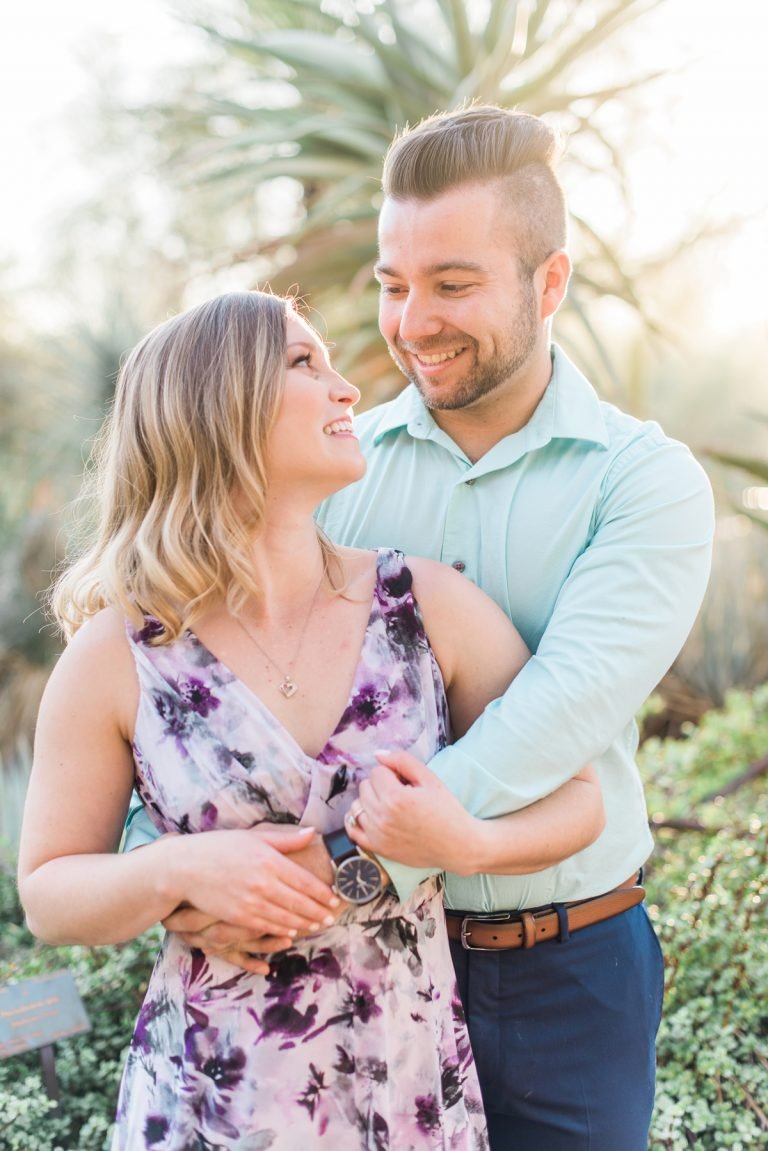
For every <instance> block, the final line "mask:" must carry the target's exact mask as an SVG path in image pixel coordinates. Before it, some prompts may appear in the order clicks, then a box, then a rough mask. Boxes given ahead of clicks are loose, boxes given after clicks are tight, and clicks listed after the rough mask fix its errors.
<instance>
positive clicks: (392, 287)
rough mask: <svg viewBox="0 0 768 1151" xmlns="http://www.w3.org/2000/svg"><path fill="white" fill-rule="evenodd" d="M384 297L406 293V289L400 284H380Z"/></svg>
mask: <svg viewBox="0 0 768 1151" xmlns="http://www.w3.org/2000/svg"><path fill="white" fill-rule="evenodd" d="M379 288H380V289H381V294H382V296H397V295H399V293H400V292H404V291H405V288H401V287H400V285H399V284H379Z"/></svg>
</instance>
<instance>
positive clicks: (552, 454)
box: [319, 348, 714, 911]
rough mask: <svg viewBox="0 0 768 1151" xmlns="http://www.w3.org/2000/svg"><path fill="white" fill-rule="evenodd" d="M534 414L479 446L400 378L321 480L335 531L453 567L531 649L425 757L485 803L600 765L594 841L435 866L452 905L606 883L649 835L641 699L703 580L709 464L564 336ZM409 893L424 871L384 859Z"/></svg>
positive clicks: (492, 808) (480, 906)
mask: <svg viewBox="0 0 768 1151" xmlns="http://www.w3.org/2000/svg"><path fill="white" fill-rule="evenodd" d="M553 366H554V369H553V375H552V379H551V382H550V384H549V386H548V388H547V390H546V392H545V394H544V396H543V398H542V400H541V402H540V403H539V405H538V407H537V409H536V411H535V412H534V414H533V416H532V417H531V419H530V421H529V422H528V424H527V425H526V426H525V427H523V428H522V429H521V430H520V431H518V432H515V433H514V434H513V435H510V436H507V437H506V438H505V439H503V440H501V442H500V443H498V444H496V445H495V447H493V448H492V449H491V450H490V451H489V452H488V453H487V454H486V455H484V456H483V457H482V458H481V459H479V460H478V461H477V462H476V463H474V464H473V463H472V462H471V461H470V460H469V459H467V457H466V456H465V455H464V453H463V452H462V451H461V450H460V448H458V447H457V445H456V444H455V443H454V442H453V441H452V440H451V439H450V438H449V436H447V435H446V434H445V433H444V432H443V431H441V430H440V428H439V427H438V426H437V425H436V424H435V422H434V420H433V419H432V416H431V415H430V413H429V411H428V410H427V409H426V408H425V406H424V404H423V402H422V400H421V397H420V396H419V394H418V392H417V391H416V389H415V388H413V387H408V388H406V390H405V391H404V392H402V393H401V394H400V395H399V396H398V397H397V398H396V399H395V400H393V401H391V402H390V403H387V404H384V405H381V406H379V407H377V408H374V409H373V410H371V411H368V412H365V413H364V414H363V415H361V416H360V417H358V419H357V421H356V430H357V433H358V435H359V437H360V442H361V445H362V448H363V451H364V453H365V456H366V458H367V460H368V469H367V473H366V475H365V477H364V478H363V479H362V480H360V481H359V482H358V483H356V484H353V485H352V486H351V487H348V488H345V489H344V490H343V491H341V492H338V493H337V494H336V495H334V496H333V497H331V499H329V500H328V501H327V502H326V503H325V504H324V505H323V506H322V507H321V509H320V516H319V518H320V522H321V523H322V525H323V527H324V529H325V530H326V532H327V533H328V535H329V536H330V538H331V539H332V540H334V541H335V542H337V543H341V544H348V545H352V546H356V547H397V548H400V549H401V550H402V551H404V552H405V553H406V554H407V555H408V554H410V555H418V556H429V557H432V558H434V559H439V560H443V561H444V562H445V563H449V564H453V565H454V566H456V567H459V568H460V570H462V571H463V572H464V574H465V575H466V576H467V578H469V579H471V580H473V581H474V582H475V583H476V584H478V585H479V586H480V587H481V588H483V589H484V590H485V591H486V592H487V593H488V594H489V595H490V596H492V597H493V599H495V600H496V602H497V603H498V604H499V605H500V606H501V607H502V608H503V609H504V611H505V612H506V613H507V614H508V615H509V616H510V618H511V619H512V621H513V623H514V624H515V625H516V626H517V628H518V630H519V631H520V632H521V634H522V636H523V638H524V640H525V642H526V643H527V644H528V647H529V648H530V649H531V651H532V652H533V653H534V654H533V657H532V658H531V660H530V661H529V662H528V663H527V664H526V666H525V667H524V668H523V670H522V671H521V672H520V674H519V675H518V676H517V678H516V679H515V680H514V682H513V683H512V684H511V686H510V687H509V689H508V691H507V692H506V694H505V695H504V696H503V697H502V698H501V699H499V700H496V701H494V702H493V703H492V704H490V706H489V707H487V708H486V710H485V712H484V713H483V715H482V716H481V717H480V718H479V719H478V720H477V722H476V723H475V724H474V725H473V727H472V728H471V730H470V731H469V732H467V734H466V735H465V736H463V737H462V738H461V739H459V740H458V741H457V742H456V743H454V744H453V745H452V746H450V747H447V748H445V749H444V750H443V751H441V752H439V754H438V755H437V756H435V758H434V759H432V761H431V762H430V767H431V768H432V769H433V770H434V771H436V772H437V773H438V775H439V776H440V777H441V778H442V779H443V781H444V782H445V783H446V784H447V785H448V786H449V787H450V789H451V791H452V792H453V793H454V794H455V795H456V796H458V797H459V799H460V800H461V802H462V803H463V804H464V805H465V806H466V807H467V808H468V809H469V810H470V811H472V812H473V813H474V814H476V815H478V816H482V817H490V816H494V815H500V814H502V813H504V812H507V811H513V810H517V809H519V808H521V807H524V806H526V805H527V804H529V803H531V802H532V801H534V800H536V799H539V798H541V797H542V796H544V795H547V794H549V793H550V792H552V791H554V790H555V789H556V788H557V787H558V786H559V785H560V784H561V783H563V782H564V781H565V780H567V779H569V778H570V777H571V776H573V775H574V774H575V773H576V772H577V771H578V770H579V769H580V768H581V767H582V766H583V765H584V764H586V763H593V764H594V765H595V767H596V768H597V770H598V772H599V775H600V780H601V784H602V788H603V794H604V799H605V806H606V813H607V824H606V828H605V830H604V832H603V834H602V835H601V836H600V838H599V839H598V840H597V841H596V843H594V844H593V845H592V846H591V847H589V848H587V849H586V850H585V851H582V852H580V853H579V854H577V855H575V856H572V857H571V858H570V859H568V860H566V861H565V862H563V863H561V864H559V865H558V866H556V867H552V868H549V869H548V870H546V871H541V872H538V873H536V874H533V875H525V876H487V875H485V876H473V877H471V878H462V877H459V876H453V875H449V876H447V877H446V903H447V905H448V906H451V907H454V908H466V909H472V910H483V911H493V910H498V909H502V908H503V909H510V908H521V907H536V906H539V905H542V904H546V903H550V902H553V901H560V900H563V901H564V900H570V899H581V898H586V897H588V896H591V895H597V894H599V893H601V892H604V891H607V890H610V888H612V887H614V886H616V885H617V884H619V883H621V882H622V881H623V880H624V879H626V878H627V877H628V876H629V875H631V874H632V873H633V872H634V871H636V870H637V869H638V868H639V867H640V866H641V864H642V863H643V862H644V861H645V860H646V859H647V857H648V855H649V853H650V851H651V849H652V846H653V844H652V839H651V836H650V832H649V829H648V820H647V813H646V807H645V801H644V798H643V790H642V785H641V781H640V777H639V774H638V770H637V766H636V764H635V752H636V749H637V728H636V725H635V722H634V718H633V717H634V715H635V713H636V712H637V711H638V709H639V707H640V706H641V704H642V703H643V701H644V700H645V699H646V698H647V696H648V695H649V694H650V693H651V692H652V691H653V689H654V688H655V687H656V685H657V684H658V682H659V680H660V679H661V678H662V676H663V675H664V673H665V672H666V671H667V669H668V668H669V666H670V665H671V663H672V662H673V660H674V658H675V656H676V655H677V653H678V651H679V650H680V648H681V647H682V645H683V643H684V641H685V638H686V636H687V635H688V632H689V631H690V628H691V626H692V624H693V622H694V619H695V617H696V614H697V612H698V609H699V606H700V604H701V600H702V597H703V595H704V591H705V588H706V584H707V579H708V575H709V567H710V554H711V541H712V535H713V528H714V512H713V503H712V494H711V488H710V485H709V481H708V480H707V477H706V475H705V473H704V471H703V470H702V468H701V467H700V466H699V464H698V463H697V462H696V460H695V459H694V458H693V456H692V455H691V453H690V451H689V450H688V448H687V447H685V445H684V444H681V443H679V442H677V441H675V440H671V439H669V438H668V437H667V436H665V435H664V433H663V432H662V431H661V429H660V428H659V427H658V425H657V424H655V423H652V422H640V421H638V420H636V419H634V418H633V417H631V416H628V415H626V414H624V413H623V412H621V411H619V410H618V409H617V408H615V407H614V406H612V405H611V404H608V403H604V402H602V401H601V400H600V399H599V398H598V396H597V395H596V393H595V391H594V390H593V388H592V387H591V385H590V384H589V383H588V382H587V380H586V379H585V378H584V377H583V376H582V375H581V373H580V372H579V371H578V370H577V369H576V368H575V367H574V365H573V364H572V363H571V362H570V361H569V360H568V358H567V357H566V356H565V355H564V353H563V352H562V351H561V350H560V349H558V348H555V349H554V351H553ZM387 865H388V868H389V870H390V873H391V875H392V877H393V879H394V881H395V883H396V885H397V887H398V891H399V892H400V894H401V896H403V897H405V896H406V895H407V894H408V892H409V891H410V890H411V889H412V888H413V886H414V885H415V883H416V882H417V881H418V880H419V878H420V877H421V876H423V875H424V874H426V873H425V872H422V873H419V872H415V871H413V870H412V869H409V868H404V867H402V866H400V865H398V864H395V863H391V862H389V861H388V863H387Z"/></svg>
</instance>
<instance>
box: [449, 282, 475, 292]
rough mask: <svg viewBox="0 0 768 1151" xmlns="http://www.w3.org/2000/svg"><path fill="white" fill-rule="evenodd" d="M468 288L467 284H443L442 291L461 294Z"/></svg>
mask: <svg viewBox="0 0 768 1151" xmlns="http://www.w3.org/2000/svg"><path fill="white" fill-rule="evenodd" d="M468 287H469V284H443V291H444V292H463V291H464V289H465V288H468Z"/></svg>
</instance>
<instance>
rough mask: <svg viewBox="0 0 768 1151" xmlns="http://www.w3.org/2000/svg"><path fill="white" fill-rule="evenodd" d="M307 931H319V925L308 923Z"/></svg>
mask: <svg viewBox="0 0 768 1151" xmlns="http://www.w3.org/2000/svg"><path fill="white" fill-rule="evenodd" d="M309 930H310V931H319V930H320V924H319V923H310V925H309Z"/></svg>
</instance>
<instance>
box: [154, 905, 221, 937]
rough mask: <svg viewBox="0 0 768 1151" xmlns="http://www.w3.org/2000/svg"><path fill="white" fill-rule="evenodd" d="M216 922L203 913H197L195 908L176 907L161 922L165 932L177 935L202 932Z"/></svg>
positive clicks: (210, 916)
mask: <svg viewBox="0 0 768 1151" xmlns="http://www.w3.org/2000/svg"><path fill="white" fill-rule="evenodd" d="M215 922H216V920H215V919H214V917H213V916H212V915H208V913H207V912H205V911H198V909H197V908H196V907H177V908H176V910H175V911H172V912H171V914H170V915H167V916H166V918H165V919H164V920H163V927H164V928H165V930H166V931H174V932H176V934H178V935H184V934H187V933H189V932H195V931H203V930H204V929H205V928H206V927H210V925H211V924H212V923H215Z"/></svg>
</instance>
